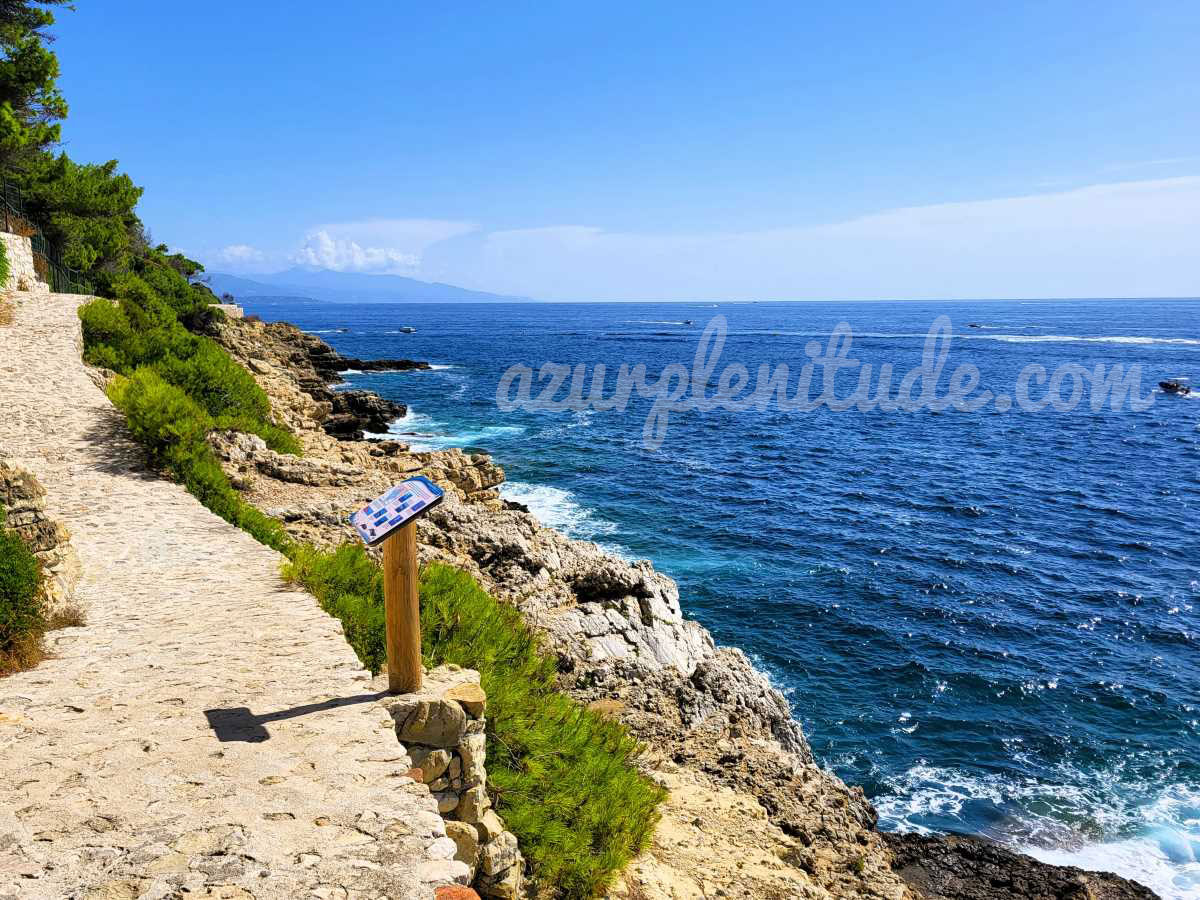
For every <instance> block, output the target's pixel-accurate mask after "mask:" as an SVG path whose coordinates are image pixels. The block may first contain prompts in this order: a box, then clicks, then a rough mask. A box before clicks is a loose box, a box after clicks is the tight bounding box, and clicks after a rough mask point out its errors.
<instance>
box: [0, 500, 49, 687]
mask: <svg viewBox="0 0 1200 900" xmlns="http://www.w3.org/2000/svg"><path fill="white" fill-rule="evenodd" d="M41 583H42V568H41V565H40V564H39V563H38V561H37V557H35V556H34V555H33V554H32V553H31V552H30V551H29V548H27V547H26V546H25V544H24V543H23V542H22V541H21V539H20V538H19V537H18V536H17V535H16V534H14V533H13V532H11V531H6V530H5V529H4V507H2V506H0V674H5V673H7V672H12V671H16V670H18V669H24V668H28V667H29V666H31V665H34V664H36V663H37V661H38V659H39V658H40V656H41V643H42V633H43V632H44V631H45V630H46V622H45V619H44V618H43V615H42V606H41V597H40V589H41Z"/></svg>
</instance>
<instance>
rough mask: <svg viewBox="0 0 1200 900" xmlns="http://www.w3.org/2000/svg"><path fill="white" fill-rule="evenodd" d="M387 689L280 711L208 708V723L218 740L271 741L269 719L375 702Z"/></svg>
mask: <svg viewBox="0 0 1200 900" xmlns="http://www.w3.org/2000/svg"><path fill="white" fill-rule="evenodd" d="M384 696H387V695H386V692H383V691H379V692H375V693H371V694H355V695H354V696H353V697H335V698H334V699H332V700H325V701H322V702H321V703H306V704H304V705H303V706H293V707H292V708H291V709H281V710H279V711H278V712H270V713H263V714H262V715H258V716H256V715H255V714H254V713H252V712H251V711H250V709H249V707H246V706H230V707H227V708H225V709H206V710H205V711H204V717H205V718H206V719H208V727H209V728H211V729H212V730H213V732H214V733H215V734H216V736H217V740H218V741H221V742H222V743H224V742H226V741H244V742H246V743H249V744H257V743H261V742H262V741H269V740H270V739H271V733H270V732H269V731H267V729H266V728H264V727H263V726H264V724H265V723H267V722H278V721H280V720H282V719H294V718H296V717H297V716H307V715H309V714H311V713H316V712H322V711H324V710H327V709H337V708H338V707H340V706H350V705H352V704H354V703H371V702H372V701H375V700H378V699H379V698H381V697H384Z"/></svg>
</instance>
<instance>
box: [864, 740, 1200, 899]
mask: <svg viewBox="0 0 1200 900" xmlns="http://www.w3.org/2000/svg"><path fill="white" fill-rule="evenodd" d="M1062 775H1063V776H1064V777H1063V778H1062V781H1063V783H1061V784H1050V783H1046V782H1042V781H1039V780H1036V779H1033V778H1027V779H1013V778H1008V777H1005V776H1001V775H984V774H980V775H975V774H969V773H966V772H961V771H958V770H953V769H945V768H941V767H937V766H930V765H928V764H925V763H923V762H922V763H920V764H918V765H916V766H913V767H912V768H911V769H909V770H908V771H907V772H905V773H904V774H903V775H901V776H899V777H897V778H893V779H889V788H890V792H889V793H888V794H885V795H882V796H880V797H877V798H875V799H874V800H873V801H872V802H873V803H874V804H875V808H876V809H877V810H878V811H879V817H880V822H881V823H882V824H883V825H884V827H890V828H895V829H897V830H899V831H915V832H918V833H923V834H928V833H930V831H931V829H930V828H928V827H927V826H925V825H923V824H921V823H922V820H924V821H929V820H931V819H932V820H937V821H946V820H950V821H953V820H956V819H957V820H959V821H961V822H962V825H961V827H960V828H959V829H958V830H962V831H970V830H971V824H970V823H969V822H968V821H966V820H967V818H968V815H967V814H966V812H967V807H968V806H970V805H973V804H975V805H977V804H980V803H985V804H991V805H992V806H994V807H995V808H996V809H997V810H1002V811H1004V816H1003V817H1002V818H1001V819H999V820H998V821H1000V822H1002V823H1003V824H1002V825H1000V826H998V827H997V830H995V831H993V832H990V833H988V834H987V836H988V837H991V838H993V839H995V840H999V841H1001V842H1002V843H1006V844H1008V845H1010V846H1012V847H1013V848H1014V849H1016V850H1018V851H1020V852H1022V853H1027V854H1028V855H1030V856H1033V857H1034V858H1036V859H1040V860H1042V861H1044V862H1048V863H1053V864H1055V865H1073V866H1078V867H1080V868H1083V869H1092V870H1098V871H1106V872H1113V873H1115V874H1117V875H1121V876H1123V877H1125V878H1131V879H1133V880H1134V881H1137V882H1139V883H1140V884H1144V885H1146V886H1147V887H1149V888H1150V889H1151V890H1154V891H1156V892H1157V893H1159V894H1160V895H1161V896H1162V897H1164V898H1172V900H1182V898H1191V900H1197V898H1200V789H1197V788H1193V787H1190V786H1187V785H1180V784H1175V785H1169V786H1166V787H1160V788H1159V789H1157V790H1152V789H1150V788H1149V787H1148V786H1145V785H1131V784H1127V783H1124V782H1123V781H1122V779H1121V778H1120V767H1118V768H1117V769H1115V770H1113V771H1110V772H1102V773H1091V774H1088V773H1083V772H1067V771H1064V772H1063V773H1062ZM1138 794H1141V795H1143V796H1150V797H1151V798H1152V799H1149V800H1147V801H1146V802H1144V803H1142V804H1140V805H1136V804H1130V802H1129V798H1130V797H1131V796H1136V795H1138ZM1097 835H1099V836H1100V838H1099V840H1097Z"/></svg>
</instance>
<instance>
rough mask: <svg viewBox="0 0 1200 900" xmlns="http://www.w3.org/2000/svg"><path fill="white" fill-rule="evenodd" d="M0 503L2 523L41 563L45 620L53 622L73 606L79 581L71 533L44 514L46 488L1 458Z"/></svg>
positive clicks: (77, 563) (27, 473) (22, 470)
mask: <svg viewBox="0 0 1200 900" xmlns="http://www.w3.org/2000/svg"><path fill="white" fill-rule="evenodd" d="M0 506H3V507H4V510H5V521H4V526H5V527H6V528H9V529H12V530H13V531H15V532H16V533H17V534H18V535H20V537H21V540H22V541H24V542H25V546H27V547H28V548H29V549H30V550H31V551H33V555H34V556H36V557H37V558H38V561H39V562H40V563H41V564H42V573H43V580H42V591H43V605H44V611H45V614H46V618H47V620H49V621H51V622H54V621H55V620H56V619H60V618H62V617H63V616H65V615H66V614H67V613H68V611H71V610H73V609H74V605H75V601H74V593H75V585H76V583H77V582H78V581H79V558H78V557H77V556H76V555H75V548H74V547H72V546H71V534H70V532H69V531H67V529H66V528H65V527H64V526H63V525H62V524H61V523H59V522H56V521H54V520H53V519H51V518H50V517H49V516H48V515H47V514H46V491H45V490H44V489H43V488H42V486H41V484H39V483H38V480H37V478H35V477H34V476H33V475H32V474H31V473H29V472H27V471H25V470H24V469H19V468H17V467H16V466H13V465H11V464H9V463H7V462H5V461H4V460H3V459H0Z"/></svg>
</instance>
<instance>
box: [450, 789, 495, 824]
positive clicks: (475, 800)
mask: <svg viewBox="0 0 1200 900" xmlns="http://www.w3.org/2000/svg"><path fill="white" fill-rule="evenodd" d="M491 805H492V801H491V799H489V797H488V795H487V789H486V788H485V787H484V786H483V785H482V784H478V785H475V786H474V787H470V788H467V789H466V790H465V791H463V792H462V796H461V797H460V798H459V801H458V809H457V810H456V811H455V815H456V816H457V818H458V819H459V821H461V822H468V823H470V824H472V825H474V824H475V823H476V822H478V821H479V820H480V818H481V817H482V816H483V814H484V813H485V812H486V811H487V809H488V807H489V806H491Z"/></svg>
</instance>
